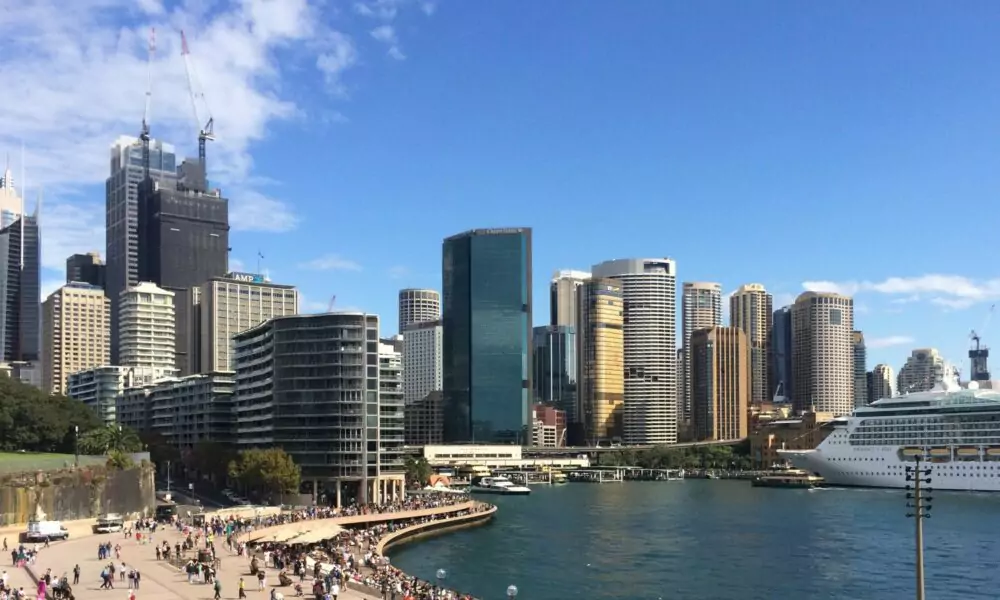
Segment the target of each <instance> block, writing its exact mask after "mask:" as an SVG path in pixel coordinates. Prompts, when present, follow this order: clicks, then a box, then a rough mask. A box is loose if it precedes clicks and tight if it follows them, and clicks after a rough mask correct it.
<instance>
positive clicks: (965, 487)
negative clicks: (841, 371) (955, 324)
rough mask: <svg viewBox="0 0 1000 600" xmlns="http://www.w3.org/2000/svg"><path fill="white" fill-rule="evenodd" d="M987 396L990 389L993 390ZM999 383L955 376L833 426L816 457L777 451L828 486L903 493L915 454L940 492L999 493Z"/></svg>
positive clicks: (861, 410) (814, 452)
mask: <svg viewBox="0 0 1000 600" xmlns="http://www.w3.org/2000/svg"><path fill="white" fill-rule="evenodd" d="M987 388H989V389H987ZM998 389H1000V382H992V381H984V382H975V381H972V382H969V383H968V384H966V387H962V386H961V385H959V383H958V381H957V377H956V376H955V375H954V374H953V373H949V374H948V375H946V376H945V377H944V378H943V379H942V381H940V382H938V383H937V384H935V386H934V388H933V389H931V390H930V391H926V392H915V393H910V394H906V395H903V396H897V397H894V398H883V399H881V400H876V401H875V402H872V403H871V404H870V405H868V406H864V407H860V408H856V409H855V410H854V413H853V414H852V415H850V416H844V417H838V418H836V419H834V421H833V422H832V424H831V425H832V427H833V431H832V432H831V433H830V434H829V435H828V436H827V437H826V439H825V440H823V442H822V443H820V445H819V446H817V447H816V449H814V450H778V453H779V454H780V455H781V456H782V457H784V458H786V459H787V460H788V461H790V462H791V463H792V464H793V465H794V466H795V467H798V468H800V469H803V470H805V471H808V472H810V473H816V474H818V475H819V476H821V477H822V478H823V479H824V480H825V482H826V485H832V486H858V487H878V488H903V487H905V486H906V485H907V482H906V466H908V465H912V464H913V462H912V461H913V460H914V454H919V455H922V456H923V457H924V460H925V461H926V462H925V463H924V464H925V465H926V468H929V469H930V470H931V473H930V475H929V477H930V478H931V484H930V485H931V487H933V488H934V489H936V490H955V491H973V492H986V491H989V492H997V491H1000V391H998Z"/></svg>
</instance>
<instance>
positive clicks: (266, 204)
mask: <svg viewBox="0 0 1000 600" xmlns="http://www.w3.org/2000/svg"><path fill="white" fill-rule="evenodd" d="M229 215H230V216H229V224H230V225H231V226H232V227H233V228H234V229H243V230H247V231H273V232H282V231H291V230H292V229H295V227H296V226H297V225H298V223H299V218H298V216H296V215H295V214H294V213H292V211H291V208H290V207H289V206H288V205H287V204H286V203H285V202H283V201H281V200H276V199H274V198H270V197H268V196H265V195H264V194H261V193H260V192H257V191H255V190H246V191H244V192H243V194H242V195H241V196H240V198H239V199H238V200H236V199H234V200H230V202H229Z"/></svg>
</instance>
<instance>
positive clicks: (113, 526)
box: [94, 513, 125, 533]
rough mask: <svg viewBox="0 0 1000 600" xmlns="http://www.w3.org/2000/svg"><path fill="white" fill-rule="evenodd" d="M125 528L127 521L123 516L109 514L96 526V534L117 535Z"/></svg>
mask: <svg viewBox="0 0 1000 600" xmlns="http://www.w3.org/2000/svg"><path fill="white" fill-rule="evenodd" d="M124 528H125V519H123V518H122V516H121V515H118V514H115V513H109V514H106V515H102V516H101V517H100V518H99V519H97V523H95V524H94V533H117V532H119V531H121V530H122V529H124Z"/></svg>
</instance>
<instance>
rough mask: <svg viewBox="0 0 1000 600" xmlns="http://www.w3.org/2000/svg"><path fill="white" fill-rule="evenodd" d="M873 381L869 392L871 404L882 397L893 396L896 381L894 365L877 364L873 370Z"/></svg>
mask: <svg viewBox="0 0 1000 600" xmlns="http://www.w3.org/2000/svg"><path fill="white" fill-rule="evenodd" d="M871 382H872V383H871V387H870V391H869V394H868V403H869V404H871V403H872V402H874V401H876V400H881V399H882V398H892V393H893V389H894V388H893V385H895V383H896V377H895V374H894V373H893V371H892V367H890V366H889V365H883V364H878V365H875V368H873V369H872V372H871Z"/></svg>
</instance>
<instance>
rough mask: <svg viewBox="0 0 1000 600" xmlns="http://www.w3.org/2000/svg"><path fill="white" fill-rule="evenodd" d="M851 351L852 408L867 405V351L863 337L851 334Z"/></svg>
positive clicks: (861, 334) (862, 334)
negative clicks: (852, 362) (852, 368)
mask: <svg viewBox="0 0 1000 600" xmlns="http://www.w3.org/2000/svg"><path fill="white" fill-rule="evenodd" d="M851 349H852V353H853V356H854V408H859V407H862V406H865V405H867V404H868V350H867V348H866V347H865V335H864V333H862V332H860V331H852V332H851Z"/></svg>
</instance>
